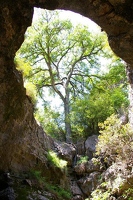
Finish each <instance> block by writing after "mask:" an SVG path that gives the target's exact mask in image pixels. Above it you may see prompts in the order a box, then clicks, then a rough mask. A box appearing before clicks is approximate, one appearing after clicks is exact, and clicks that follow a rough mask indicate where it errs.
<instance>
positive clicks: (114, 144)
mask: <svg viewBox="0 0 133 200" xmlns="http://www.w3.org/2000/svg"><path fill="white" fill-rule="evenodd" d="M99 127H100V129H101V130H100V133H101V135H100V136H99V138H98V139H99V140H98V144H97V147H96V151H97V153H96V154H98V155H104V158H105V159H107V160H108V157H109V158H110V159H111V161H114V162H115V161H121V160H125V161H129V160H132V159H133V131H132V129H131V127H130V125H129V124H125V125H123V124H122V123H121V121H120V119H118V118H117V116H116V115H111V116H110V117H109V118H107V120H106V121H105V122H104V123H101V124H99Z"/></svg>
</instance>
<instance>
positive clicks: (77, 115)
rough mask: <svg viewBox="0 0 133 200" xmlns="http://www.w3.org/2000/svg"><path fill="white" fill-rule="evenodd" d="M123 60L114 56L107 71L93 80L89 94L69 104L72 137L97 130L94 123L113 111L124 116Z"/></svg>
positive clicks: (124, 76) (96, 131)
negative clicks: (114, 58) (115, 58)
mask: <svg viewBox="0 0 133 200" xmlns="http://www.w3.org/2000/svg"><path fill="white" fill-rule="evenodd" d="M127 91H128V90H127V78H126V72H125V64H124V63H123V61H121V60H120V59H117V60H116V61H115V62H114V63H112V64H111V66H110V70H109V72H106V73H105V74H103V75H102V76H101V78H100V79H99V80H96V81H94V82H93V86H92V88H91V90H90V93H89V94H86V95H84V97H83V98H78V99H77V100H76V101H75V103H74V104H72V108H71V123H72V130H73V134H74V135H75V138H76V139H77V138H78V137H79V136H80V137H88V135H91V134H99V127H98V124H99V123H101V122H104V121H105V120H106V119H107V117H109V116H110V115H112V114H117V115H118V116H119V117H121V116H124V117H125V116H126V114H127V113H126V111H127V107H128V103H129V102H128V92H127Z"/></svg>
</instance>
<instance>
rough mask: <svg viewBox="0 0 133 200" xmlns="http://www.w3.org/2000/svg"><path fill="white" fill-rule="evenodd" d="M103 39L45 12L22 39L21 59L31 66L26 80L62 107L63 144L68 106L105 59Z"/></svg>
mask: <svg viewBox="0 0 133 200" xmlns="http://www.w3.org/2000/svg"><path fill="white" fill-rule="evenodd" d="M104 45H105V42H104V40H103V36H102V37H98V36H92V34H91V33H90V32H89V30H88V27H85V26H82V25H78V26H76V27H74V26H72V24H71V22H70V21H68V20H60V19H59V14H58V12H53V11H52V12H50V11H45V12H44V13H43V14H42V15H41V18H40V19H39V20H38V21H36V22H35V23H33V25H32V27H30V28H29V29H28V31H27V32H26V35H25V42H24V43H23V45H22V47H21V49H20V50H19V54H20V57H21V58H22V57H23V58H24V59H25V60H26V61H28V62H29V63H30V65H31V66H32V71H31V73H30V75H29V76H28V78H29V79H30V80H31V81H32V82H33V83H34V85H36V87H37V89H38V94H39V95H40V97H41V98H42V99H44V98H45V97H44V96H45V89H44V88H45V87H47V88H49V90H50V91H51V92H52V93H53V94H56V95H58V96H59V97H60V99H61V100H62V102H63V106H64V116H65V119H64V122H65V130H66V141H67V142H70V141H71V122H70V102H71V100H72V99H74V97H76V96H77V95H80V94H81V93H86V92H87V90H88V89H89V83H90V82H91V81H92V80H93V77H95V73H94V69H95V71H96V69H98V68H99V66H100V60H99V58H100V57H102V56H105V53H106V51H105V52H104Z"/></svg>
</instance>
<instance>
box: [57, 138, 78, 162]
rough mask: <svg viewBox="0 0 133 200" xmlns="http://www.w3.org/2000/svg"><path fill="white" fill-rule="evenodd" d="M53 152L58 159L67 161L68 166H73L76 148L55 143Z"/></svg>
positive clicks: (71, 145)
mask: <svg viewBox="0 0 133 200" xmlns="http://www.w3.org/2000/svg"><path fill="white" fill-rule="evenodd" d="M55 151H56V152H57V154H58V156H59V157H60V158H62V159H63V160H66V161H67V164H68V166H72V165H73V161H74V157H75V156H76V147H75V145H74V144H68V143H65V142H62V143H61V142H55Z"/></svg>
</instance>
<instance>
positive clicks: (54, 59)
mask: <svg viewBox="0 0 133 200" xmlns="http://www.w3.org/2000/svg"><path fill="white" fill-rule="evenodd" d="M39 20H40V21H39ZM39 23H40V24H39ZM52 23H53V24H52ZM63 23H64V24H63ZM32 24H33V25H32V26H31V27H30V28H28V30H27V32H26V33H25V40H26V39H27V38H28V40H27V43H25V42H24V43H23V45H22V47H21V48H20V50H19V51H18V53H17V55H18V54H19V56H20V57H19V56H17V57H16V63H17V69H18V70H19V71H21V72H22V73H23V75H24V82H25V87H26V91H27V96H28V97H29V98H30V100H31V102H32V103H33V104H34V110H35V112H34V113H35V118H36V119H37V121H39V123H40V124H41V125H42V126H43V128H44V130H45V131H46V132H47V133H48V134H49V135H51V136H52V137H54V138H56V139H59V140H63V141H64V140H66V141H67V142H70V141H71V140H75V141H77V140H78V138H79V137H80V136H82V137H85V138H87V137H88V136H89V135H92V134H99V127H98V123H99V122H103V121H104V120H106V118H107V117H109V115H111V114H113V113H116V114H118V115H120V116H122V115H125V113H126V111H125V109H126V108H125V107H127V105H128V103H127V102H128V100H127V84H126V83H125V84H124V81H126V78H125V71H124V67H125V63H124V61H122V60H121V59H120V58H118V57H117V56H116V55H115V54H114V53H113V52H112V50H111V49H110V47H109V45H108V41H107V36H106V34H105V32H103V31H102V30H101V28H100V27H99V26H97V25H96V24H94V23H93V22H92V21H91V20H89V19H88V18H85V17H83V16H81V15H79V14H76V13H73V12H71V11H62V10H60V11H59V10H55V11H48V10H42V9H37V8H34V15H33V22H32ZM51 24H52V25H51ZM43 26H44V29H43V28H42V27H43ZM64 27H65V28H64ZM83 28H84V30H83V31H81V29H83ZM74 29H75V30H74ZM52 31H53V32H52ZM74 31H75V32H74ZM87 32H88V34H89V35H87ZM37 33H38V35H37ZM76 34H77V35H76ZM57 35H58V37H57ZM75 35H76V37H77V38H78V39H77V38H76V37H75ZM81 36H82V37H81ZM59 37H60V38H61V39H60V38H59ZM43 38H44V39H43ZM86 38H87V39H86ZM90 38H91V39H90ZM68 40H69V44H68V45H67V41H68ZM73 40H75V44H76V42H77V41H78V40H79V41H80V45H79V44H78V46H74V45H75V44H74V43H72V42H73ZM87 40H88V41H89V40H90V41H89V42H88V41H87ZM98 40H99V41H98ZM97 41H98V42H97ZM50 42H51V43H50ZM87 42H88V43H87ZM31 43H32V45H31ZM71 43H72V44H71ZM77 43H78V42H77ZM85 43H86V44H85ZM91 43H93V44H94V43H96V45H95V46H94V45H93V48H94V49H95V51H94V50H93V48H92V46H91V45H92V44H91ZM24 44H26V45H24ZM39 45H40V46H39ZM63 45H64V46H63ZM87 45H88V47H87ZM73 46H74V48H75V49H76V48H77V49H78V50H73V49H72V48H73ZM89 48H90V49H91V48H92V49H91V50H90V52H89V50H88V49H89ZM40 49H41V50H40ZM71 49H72V51H71ZM84 49H85V50H84ZM27 51H29V53H28V52H27ZM52 51H53V52H52ZM70 51H71V52H70ZM85 51H86V52H87V51H88V52H87V53H88V54H87V53H86V52H85ZM100 51H101V52H100ZM57 52H58V53H57ZM79 52H82V53H81V55H80V57H78V56H79V54H80V53H79ZM67 53H68V55H67ZM91 54H92V55H91ZM98 54H99V55H98ZM72 55H73V56H74V57H73V58H72ZM65 56H66V57H65ZM87 56H88V57H89V56H90V58H89V59H88V57H87ZM91 56H94V57H91ZM76 57H78V59H77V60H76ZM64 58H65V59H64ZM63 59H64V60H63ZM72 59H73V60H74V59H75V60H74V62H75V63H73V60H72ZM87 59H88V60H87ZM84 60H85V62H84ZM78 62H79V63H78ZM77 63H78V65H77V67H76V64H77ZM60 65H61V66H60ZM64 65H66V69H67V68H68V70H66V69H65V68H63V66H64ZM70 65H71V67H70ZM87 65H88V69H87V67H86V66H87ZM34 66H35V67H34ZM44 66H45V67H44ZM72 66H74V67H75V68H76V69H75V68H74V67H73V69H72ZM80 66H82V69H81V68H80ZM116 67H119V70H120V68H121V69H122V70H120V71H119V70H116ZM52 68H53V69H52ZM89 68H90V69H89ZM111 68H113V69H111ZM32 69H33V71H32ZM71 70H73V71H72V73H71ZM111 70H112V72H110V73H114V74H113V75H112V76H114V77H115V76H116V77H119V78H118V80H115V81H116V82H117V81H118V82H119V83H114V85H112V86H111V85H110V86H109V87H110V88H111V89H110V88H109V87H108V86H107V85H106V87H107V88H108V89H109V90H110V94H109V93H108V94H106V95H110V96H108V98H105V96H106V95H105V94H102V95H101V93H102V92H101V91H102V89H100V87H103V86H102V85H100V84H101V83H100V79H101V80H102V79H105V77H106V76H107V74H108V73H109V71H111ZM113 70H114V72H113ZM63 71H64V72H65V73H66V74H65V73H64V72H63ZM115 71H116V74H115ZM79 72H80V73H79ZM63 73H64V74H63ZM48 75H49V77H48ZM70 75H71V77H69V76H70ZM73 75H75V77H73ZM102 76H103V77H104V78H103V77H102ZM120 76H123V77H121V78H120ZM50 77H51V78H50ZM68 77H69V84H68V82H67V81H68ZM83 77H87V78H85V79H84V78H83ZM92 77H93V78H92ZM87 79H88V80H87ZM116 79H117V78H116ZM102 81H103V80H102ZM102 81H101V82H102ZM112 81H114V80H112ZM43 82H45V83H44V85H43ZM107 82H108V81H107ZM85 84H86V85H85ZM96 84H97V85H98V84H99V85H100V86H99V89H98V90H97V91H96V89H94V88H96V87H97V86H96ZM104 84H105V83H104ZM109 84H110V83H109ZM122 84H123V89H122V90H121V89H120V88H119V87H121V88H122ZM94 85H95V86H94ZM50 87H51V88H52V89H51V88H50ZM70 87H71V88H70ZM113 87H114V88H115V90H114V88H113ZM117 87H118V88H119V89H118V90H117V89H116V88H117ZM49 88H50V89H49ZM66 88H67V89H66ZM112 88H113V89H112ZM108 89H107V91H108ZM68 90H69V92H68ZM120 90H121V91H120ZM105 91H106V89H105V88H104V89H103V93H107V92H105ZM76 93H77V94H76ZM93 93H96V94H95V95H96V96H98V95H99V101H98V100H97V99H98V98H97V97H96V96H95V95H94V94H93ZM112 94H113V95H112ZM76 95H77V96H78V98H77V100H76ZM87 95H88V96H87ZM89 95H90V96H89ZM91 95H92V97H91ZM100 95H101V96H100ZM104 95H105V96H104ZM36 96H38V99H39V100H38V99H37V98H36ZM68 98H69V101H70V102H71V106H70V107H69V106H66V105H67V104H68V102H67V101H68ZM110 98H112V102H113V103H112V102H111V101H109V99H110ZM125 99H126V100H125ZM89 101H90V102H93V103H90V105H89V103H88V102H89ZM97 101H98V102H97ZM70 102H69V104H70ZM100 103H101V105H100ZM74 104H75V105H74ZM82 104H85V105H84V106H83V107H82ZM95 104H96V105H95ZM97 104H98V105H97ZM63 105H64V106H63ZM100 106H101V108H100V109H99V107H100ZM109 106H110V107H109ZM91 107H93V109H91ZM65 109H66V110H65ZM106 109H107V110H109V112H107V111H106ZM100 110H103V113H102V112H101V113H100ZM65 112H67V114H66V116H65ZM76 112H77V113H78V114H77V113H76ZM89 112H90V113H92V114H93V115H94V116H93V117H92V115H91V114H90V115H89V114H86V116H85V115H84V114H85V113H89ZM104 112H105V113H108V114H107V115H106V114H105V113H104ZM81 113H82V114H81ZM83 113H84V114H83ZM99 113H100V114H99ZM98 115H99V116H100V117H99V118H98V117H97V116H98ZM73 118H74V119H73ZM63 119H64V120H63ZM81 119H83V120H81ZM87 120H88V121H89V123H88V121H87ZM68 121H69V122H68ZM70 121H71V123H70ZM80 121H81V122H80ZM78 123H79V124H78ZM88 124H89V125H88ZM66 126H68V127H66ZM53 132H54V133H53ZM67 132H69V135H68V136H67V137H68V138H67V137H66V133H67ZM70 132H71V133H70ZM77 132H79V133H78V134H77ZM76 134H77V135H76ZM70 135H73V136H70ZM71 137H72V138H71Z"/></svg>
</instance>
